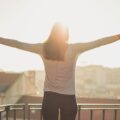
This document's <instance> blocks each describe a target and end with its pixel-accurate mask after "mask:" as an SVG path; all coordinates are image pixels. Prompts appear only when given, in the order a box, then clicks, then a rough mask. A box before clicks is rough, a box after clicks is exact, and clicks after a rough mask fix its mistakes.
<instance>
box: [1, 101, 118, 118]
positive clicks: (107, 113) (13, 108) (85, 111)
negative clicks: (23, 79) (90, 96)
mask: <svg viewBox="0 0 120 120" xmlns="http://www.w3.org/2000/svg"><path fill="white" fill-rule="evenodd" d="M77 106H78V113H77V116H76V120H120V104H111V103H110V104H101V103H100V104H93V103H90V104H89V103H78V105H77ZM41 110H42V108H41V104H9V105H0V120H42V112H41Z"/></svg>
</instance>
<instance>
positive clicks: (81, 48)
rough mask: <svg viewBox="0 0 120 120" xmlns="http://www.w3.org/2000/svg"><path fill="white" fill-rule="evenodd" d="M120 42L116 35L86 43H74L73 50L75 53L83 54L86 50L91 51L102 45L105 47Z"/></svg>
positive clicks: (118, 35) (119, 35) (119, 37)
mask: <svg viewBox="0 0 120 120" xmlns="http://www.w3.org/2000/svg"><path fill="white" fill-rule="evenodd" d="M118 40H120V34H117V35H113V36H109V37H104V38H101V39H98V40H95V41H92V42H87V43H76V44H75V49H76V52H78V53H80V52H85V51H87V50H91V49H94V48H97V47H100V46H103V45H107V44H110V43H113V42H116V41H118Z"/></svg>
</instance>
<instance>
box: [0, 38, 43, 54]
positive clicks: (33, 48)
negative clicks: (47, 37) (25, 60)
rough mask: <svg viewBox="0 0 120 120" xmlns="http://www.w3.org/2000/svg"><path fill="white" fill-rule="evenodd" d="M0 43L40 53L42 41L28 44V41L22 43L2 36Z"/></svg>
mask: <svg viewBox="0 0 120 120" xmlns="http://www.w3.org/2000/svg"><path fill="white" fill-rule="evenodd" d="M0 44H3V45H7V46H10V47H15V48H18V49H22V50H25V51H29V52H34V53H37V54H40V53H41V50H42V49H41V45H42V43H36V44H29V43H24V42H20V41H17V40H11V39H7V38H2V37H0Z"/></svg>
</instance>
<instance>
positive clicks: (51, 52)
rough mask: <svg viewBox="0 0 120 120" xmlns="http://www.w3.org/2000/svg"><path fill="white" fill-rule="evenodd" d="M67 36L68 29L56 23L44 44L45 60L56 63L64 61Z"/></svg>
mask: <svg viewBox="0 0 120 120" xmlns="http://www.w3.org/2000/svg"><path fill="white" fill-rule="evenodd" d="M68 36H69V35H68V28H67V27H65V26H62V25H61V24H60V23H56V24H55V25H54V26H53V28H52V30H51V33H50V36H49V37H48V39H47V40H46V42H45V43H44V56H45V58H46V59H51V60H58V61H61V60H64V58H65V52H66V48H67V46H68V44H67V41H68ZM59 38H60V39H59ZM58 39H59V40H58Z"/></svg>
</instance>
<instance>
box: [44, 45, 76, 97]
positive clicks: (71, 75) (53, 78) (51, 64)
mask: <svg viewBox="0 0 120 120" xmlns="http://www.w3.org/2000/svg"><path fill="white" fill-rule="evenodd" d="M42 59H43V63H44V67H45V81H44V91H52V92H56V93H60V94H67V95H74V94H75V66H76V60H77V54H76V51H75V49H74V47H73V46H72V44H69V46H68V48H67V51H66V53H65V60H64V61H56V60H48V59H45V58H44V57H43V56H42Z"/></svg>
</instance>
